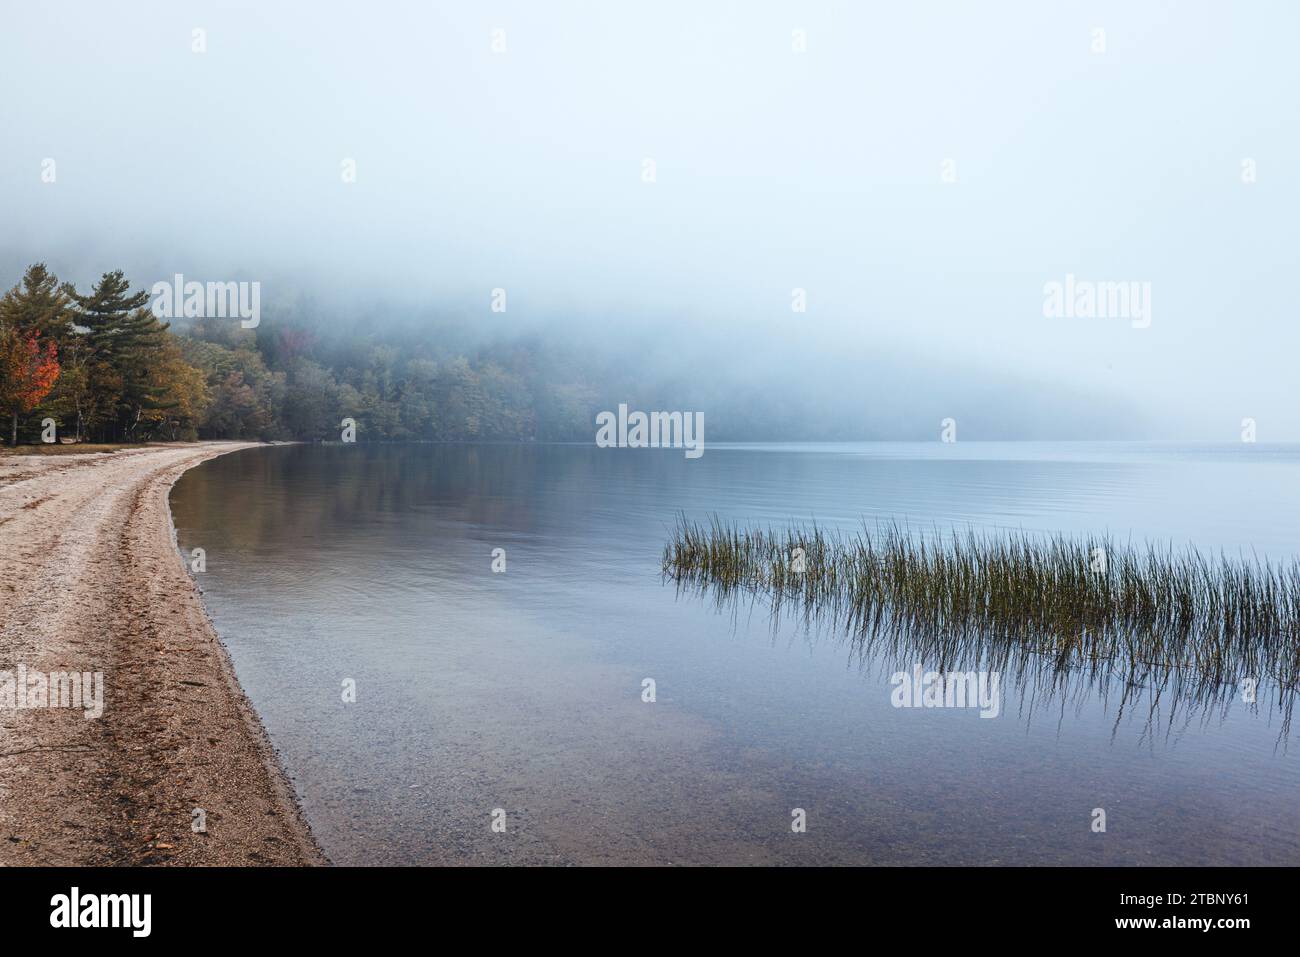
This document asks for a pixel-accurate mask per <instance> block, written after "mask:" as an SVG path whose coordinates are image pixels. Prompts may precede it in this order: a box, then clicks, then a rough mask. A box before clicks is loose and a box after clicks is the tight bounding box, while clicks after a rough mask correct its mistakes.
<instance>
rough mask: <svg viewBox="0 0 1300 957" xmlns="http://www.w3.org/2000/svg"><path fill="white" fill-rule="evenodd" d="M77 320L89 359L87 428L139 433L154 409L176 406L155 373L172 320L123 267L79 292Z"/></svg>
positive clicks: (107, 434) (109, 433) (116, 436)
mask: <svg viewBox="0 0 1300 957" xmlns="http://www.w3.org/2000/svg"><path fill="white" fill-rule="evenodd" d="M72 298H73V300H74V302H75V303H76V307H77V313H76V321H77V325H78V326H80V327H82V328H84V329H85V330H86V332H85V334H84V335H85V342H84V345H85V349H86V364H87V370H86V371H87V391H88V398H87V403H86V406H87V410H86V428H87V432H89V433H94V434H97V435H98V436H100V437H102V438H105V439H107V440H108V441H130V440H133V439H136V438H137V437H138V432H139V429H140V426H141V424H142V422H143V421H144V420H145V419H146V417H147V414H148V413H153V412H158V411H165V410H167V409H169V408H171V407H172V406H173V405H174V402H175V400H174V399H171V400H169V398H168V389H167V387H166V385H165V384H160V382H159V381H158V377H157V376H155V375H154V374H153V366H154V364H155V363H157V362H158V361H160V357H161V356H162V355H163V347H164V343H165V342H166V337H167V329H168V325H169V324H168V323H165V322H160V321H159V320H158V317H157V316H155V315H154V314H153V313H152V312H151V311H150V310H149V309H148V308H146V306H145V303H146V302H147V301H148V299H149V294H148V293H147V292H145V291H144V290H141V291H140V292H137V293H132V292H131V284H130V283H129V282H128V281H127V279H126V277H125V276H123V274H122V272H121V270H117V271H115V272H109V273H104V275H103V276H102V277H101V278H100V280H99V282H98V283H96V284H95V286H94V288H93V289H91V291H90V293H89V294H88V295H81V294H80V293H76V292H73V293H72Z"/></svg>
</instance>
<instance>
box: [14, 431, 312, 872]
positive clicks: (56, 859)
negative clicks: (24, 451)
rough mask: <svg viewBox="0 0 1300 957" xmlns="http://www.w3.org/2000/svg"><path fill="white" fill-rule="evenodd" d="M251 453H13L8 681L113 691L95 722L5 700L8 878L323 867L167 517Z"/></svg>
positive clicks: (216, 446) (79, 711)
mask: <svg viewBox="0 0 1300 957" xmlns="http://www.w3.org/2000/svg"><path fill="white" fill-rule="evenodd" d="M248 447H249V446H248V445H246V444H240V443H231V442H220V443H215V442H214V443H198V444H191V445H159V446H151V447H148V448H140V449H128V450H122V451H118V452H113V453H110V454H93V453H92V454H73V455H51V456H44V455H10V454H0V673H2V672H5V671H8V672H10V673H11V674H15V675H16V673H17V669H18V668H19V667H20V666H21V667H25V668H26V669H27V671H28V672H29V674H31V673H36V672H43V673H50V672H59V671H76V672H83V673H94V672H102V673H103V676H104V688H105V690H104V696H103V714H102V716H100V717H98V718H93V719H89V720H88V719H87V718H86V710H85V708H84V707H83V708H76V707H34V708H18V707H14V706H12V705H10V704H7V703H6V702H5V700H4V696H3V694H0V865H38V864H39V865H140V864H157V865H170V864H179V865H303V864H321V863H325V860H324V857H323V856H322V854H321V852H320V851H319V849H318V848H317V846H316V844H315V842H314V841H313V840H312V837H311V833H310V831H309V829H308V827H307V825H306V823H305V822H304V820H303V818H302V816H301V813H300V812H299V809H298V807H297V804H296V802H295V800H294V796H293V790H292V787H291V786H290V785H289V783H288V781H287V780H286V778H285V777H284V774H283V772H282V771H281V769H280V767H279V764H278V762H277V761H276V758H275V754H274V752H273V750H272V749H271V746H270V744H269V742H268V741H267V738H266V734H265V731H264V730H263V728H262V725H261V722H260V721H259V719H258V717H257V714H256V713H255V712H254V711H253V709H252V707H251V705H250V704H249V702H248V700H247V698H246V697H245V696H244V693H243V691H242V690H241V689H240V687H239V683H238V681H237V679H236V678H235V673H234V669H233V667H232V666H231V663H230V659H229V657H228V655H227V654H226V650H225V648H224V647H223V646H222V644H221V642H220V640H219V639H218V637H217V635H216V632H215V631H214V630H213V627H212V623H211V621H210V620H209V619H208V616H207V612H206V611H205V610H204V607H203V604H202V600H201V599H200V596H199V593H198V590H197V588H196V587H195V585H194V582H193V581H192V580H191V578H190V576H189V573H188V571H187V569H186V568H185V566H184V564H183V562H182V560H181V558H180V556H179V555H178V553H177V551H176V547H175V536H174V531H173V528H172V523H171V512H170V510H169V508H168V504H167V495H168V491H169V490H170V489H171V486H172V484H173V483H174V482H175V481H176V479H177V478H179V477H180V475H181V474H182V473H183V472H185V470H186V469H189V468H192V467H193V466H195V465H197V464H199V463H200V462H202V461H204V460H206V459H209V458H212V457H214V456H217V455H222V454H224V453H226V452H232V451H235V450H237V449H242V448H248ZM3 677H4V676H3V675H2V674H0V690H2V689H3V683H2V682H3ZM87 697H89V696H87ZM14 700H15V701H16V700H17V695H15V696H14ZM38 700H39V699H38ZM87 706H88V707H89V705H87ZM92 710H93V708H92ZM199 821H202V823H203V824H204V825H205V827H206V830H196V829H195V824H196V823H197V822H199Z"/></svg>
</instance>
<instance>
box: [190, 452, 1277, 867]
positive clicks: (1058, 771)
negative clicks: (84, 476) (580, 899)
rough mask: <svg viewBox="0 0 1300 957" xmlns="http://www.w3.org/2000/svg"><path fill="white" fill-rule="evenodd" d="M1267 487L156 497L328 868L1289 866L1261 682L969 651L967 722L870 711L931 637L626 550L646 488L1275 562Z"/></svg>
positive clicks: (660, 480)
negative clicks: (1065, 666) (1025, 668)
mask: <svg viewBox="0 0 1300 957" xmlns="http://www.w3.org/2000/svg"><path fill="white" fill-rule="evenodd" d="M1298 487H1300V446H1281V445H1224V446H1216V445H1188V446H1179V445H1138V444H1100V443H1061V444H1044V443H1013V444H998V443H957V444H956V445H942V444H939V443H932V444H920V443H915V444H913V443H871V444H858V445H752V446H717V445H710V446H709V447H708V450H707V452H706V454H705V455H704V456H703V457H702V458H699V459H695V460H687V459H685V458H684V456H683V455H682V453H681V451H668V450H641V449H597V448H594V447H588V446H572V445H551V446H515V445H510V446H506V445H477V446H472V445H435V446H427V445H426V446H365V445H353V446H328V447H320V446H315V447H313V446H287V447H274V448H265V449H253V450H249V451H245V452H239V453H235V454H232V455H227V456H223V457H221V458H218V459H215V460H213V461H211V462H208V463H206V464H204V465H202V466H200V467H199V468H197V469H194V470H193V471H191V472H189V473H187V474H186V475H185V476H184V477H183V478H182V479H181V481H180V482H179V483H178V485H177V487H176V489H175V491H174V492H173V495H172V504H173V510H174V513H175V519H176V525H177V529H178V534H179V538H180V541H181V544H182V546H183V548H184V549H186V550H187V551H188V550H189V549H190V548H193V547H198V546H201V547H203V548H204V549H205V550H206V552H207V571H206V572H205V573H202V574H201V575H200V576H199V579H200V584H201V585H202V587H203V589H204V592H205V600H206V602H207V605H208V608H209V611H210V612H211V614H212V617H213V619H214V621H215V622H216V625H217V629H218V631H219V632H220V633H221V635H222V637H223V638H224V639H225V641H226V643H227V645H228V647H229V649H230V652H231V655H232V658H233V659H234V663H235V667H236V670H237V672H238V674H239V678H240V681H241V682H242V683H243V685H244V687H245V689H246V690H247V691H248V694H249V696H250V697H251V699H252V701H253V703H254V704H255V705H256V707H257V709H258V711H259V712H260V713H261V715H262V717H263V720H264V722H265V723H266V726H267V729H268V731H269V733H270V735H271V739H272V741H273V743H274V744H275V745H276V747H277V748H278V749H279V752H280V756H281V760H282V762H283V764H284V765H285V767H286V769H287V771H288V772H289V774H290V776H291V777H292V779H293V781H294V784H295V786H296V788H297V790H298V793H299V796H300V797H301V799H302V801H303V805H304V809H305V811H306V813H307V816H308V819H309V821H310V822H311V824H312V827H313V829H314V830H315V832H316V835H317V838H318V839H319V840H320V842H321V844H322V846H323V847H324V849H325V851H326V853H327V854H328V855H329V856H330V857H331V859H332V860H334V861H335V862H336V863H340V864H354V863H401V864H415V863H639V864H652V863H881V864H920V863H932V864H995V863H1004V864H1058V863H1059V864H1297V863H1300V802H1297V801H1296V799H1295V795H1296V794H1297V787H1298V786H1300V753H1297V752H1300V748H1298V747H1296V746H1295V745H1294V743H1292V742H1290V740H1289V737H1288V736H1287V735H1286V734H1284V733H1283V728H1282V722H1281V719H1280V716H1279V715H1278V714H1277V713H1276V711H1274V710H1272V709H1271V708H1270V707H1269V705H1268V703H1267V702H1266V701H1265V700H1264V696H1263V695H1261V702H1260V704H1259V706H1258V707H1255V708H1252V707H1250V706H1248V705H1246V704H1244V703H1243V702H1242V701H1241V700H1240V697H1239V696H1233V695H1229V696H1228V697H1227V698H1226V699H1225V700H1224V701H1223V702H1221V703H1220V704H1218V705H1215V706H1210V707H1198V706H1197V704H1196V702H1194V701H1186V700H1182V699H1180V697H1179V696H1178V695H1177V694H1174V693H1166V694H1164V695H1163V696H1162V697H1161V698H1160V700H1159V701H1158V702H1157V703H1155V704H1154V705H1153V704H1152V701H1151V698H1150V695H1149V691H1150V689H1142V688H1136V689H1132V688H1130V689H1128V690H1129V693H1130V699H1129V700H1128V701H1125V702H1124V704H1123V709H1122V713H1121V707H1120V702H1121V701H1122V700H1123V698H1124V690H1125V689H1123V688H1118V689H1117V688H1115V687H1113V686H1107V685H1105V684H1104V683H1103V684H1102V685H1097V684H1095V683H1092V684H1090V683H1089V682H1087V681H1086V680H1083V679H1081V680H1080V681H1078V682H1076V683H1074V684H1073V685H1071V686H1070V687H1068V688H1067V689H1066V691H1065V692H1058V693H1056V694H1054V695H1053V694H1050V693H1049V691H1050V689H1048V688H1045V687H1044V686H1042V685H1041V684H1035V683H1034V682H1033V680H1032V679H1031V678H1029V677H1028V676H1021V677H1019V678H1017V677H1016V676H1012V675H1002V676H1001V713H1000V714H999V715H998V716H997V717H996V718H991V719H987V718H981V717H980V715H979V712H978V710H976V709H969V708H968V709H959V708H948V709H944V708H939V709H926V708H896V707H894V706H893V704H892V703H891V693H892V692H893V690H894V689H893V687H892V686H891V683H890V678H891V675H892V673H893V672H895V671H896V670H909V669H910V667H911V666H912V665H913V664H920V665H921V666H922V667H923V668H926V669H928V668H930V667H934V665H935V663H934V662H928V661H925V660H923V659H921V658H915V659H913V660H908V659H909V657H911V656H910V654H909V649H907V648H905V647H904V648H896V649H892V650H890V651H888V652H885V651H878V650H869V651H867V652H866V653H859V652H860V649H858V647H857V646H856V645H855V644H854V643H853V642H852V641H849V640H846V639H845V638H844V637H843V636H840V635H838V634H836V633H834V632H832V631H826V630H820V629H817V628H812V629H806V628H804V627H802V626H801V625H800V623H798V622H792V621H776V622H774V621H773V620H772V618H771V617H770V615H768V614H767V613H766V612H765V611H764V609H763V608H762V607H761V606H750V605H739V606H737V605H724V606H722V607H721V608H720V607H719V606H718V605H717V604H716V603H715V602H714V601H712V600H709V599H708V598H701V597H699V596H696V595H693V594H690V593H679V592H678V590H677V589H676V588H675V587H674V586H673V585H672V584H671V583H667V584H665V582H664V581H663V579H662V576H661V573H660V555H661V550H662V547H663V544H664V541H665V539H666V538H667V536H668V534H669V530H670V528H671V527H672V525H673V523H674V520H675V518H676V516H677V514H678V513H679V512H680V513H684V514H685V515H686V516H687V517H689V518H707V517H708V516H709V515H711V514H714V513H717V514H718V515H720V516H722V517H724V518H730V519H735V520H739V521H743V522H757V523H761V524H771V525H773V526H781V525H784V524H787V523H789V522H792V521H793V522H808V521H811V520H815V521H816V522H818V523H819V524H821V525H825V526H832V527H834V526H840V527H844V528H847V529H854V528H857V527H858V526H859V525H860V523H861V522H862V521H863V520H864V519H865V520H866V521H868V522H869V523H874V522H875V521H877V520H881V519H883V520H887V521H888V520H897V521H898V522H900V523H906V524H908V525H909V526H913V527H917V528H920V529H929V528H933V527H938V528H941V529H948V528H951V527H954V526H955V527H957V528H962V529H964V528H967V527H974V528H976V529H998V528H1001V529H1026V530H1041V531H1045V532H1057V531H1062V532H1067V533H1069V532H1077V533H1080V534H1082V533H1085V532H1087V533H1104V532H1109V533H1110V534H1111V535H1112V536H1113V537H1114V538H1115V539H1117V540H1120V541H1123V540H1127V539H1129V538H1130V537H1131V538H1132V539H1133V540H1134V541H1135V542H1136V541H1142V540H1146V539H1156V540H1160V541H1167V542H1172V543H1174V544H1175V545H1182V544H1186V543H1194V544H1195V545H1197V546H1198V547H1200V548H1201V549H1202V550H1212V551H1218V550H1220V549H1222V550H1225V551H1227V552H1229V553H1230V554H1237V553H1239V552H1244V553H1246V554H1250V553H1251V552H1254V553H1256V554H1259V555H1260V556H1261V557H1268V558H1272V559H1283V558H1290V557H1292V556H1294V555H1295V554H1296V553H1297V543H1298V542H1300V515H1298V514H1297V513H1296V512H1295V511H1293V503H1294V502H1295V498H1296V493H1295V489H1296V488H1298ZM497 548H501V549H504V550H505V558H506V570H505V571H504V572H502V573H494V572H493V571H492V563H493V556H492V553H493V550H494V549H497ZM956 667H957V668H958V669H960V668H962V667H963V663H961V662H958V663H956ZM964 667H975V664H974V663H971V664H967V665H964ZM646 678H652V679H653V680H654V682H655V692H656V700H655V701H654V702H653V703H648V702H645V701H643V700H642V693H643V691H642V688H643V684H642V683H643V680H644V679H646ZM346 679H351V680H353V681H355V685H356V700H355V702H351V703H346V702H344V701H343V700H342V698H343V695H342V686H343V682H344V681H345V680H346ZM1144 692H1145V695H1144ZM1288 745H1291V746H1290V747H1288ZM1095 808H1101V809H1104V811H1105V814H1106V830H1105V832H1104V833H1096V832H1094V830H1093V822H1094V813H1093V812H1094V809H1095ZM495 809H502V810H504V812H505V813H504V819H505V832H504V833H498V832H495V831H494V830H493V829H492V821H493V812H494V810H495ZM794 809H802V810H803V811H804V812H805V817H806V822H807V828H806V831H803V832H800V833H796V832H794V831H792V827H791V823H792V820H793V818H792V812H793V811H794Z"/></svg>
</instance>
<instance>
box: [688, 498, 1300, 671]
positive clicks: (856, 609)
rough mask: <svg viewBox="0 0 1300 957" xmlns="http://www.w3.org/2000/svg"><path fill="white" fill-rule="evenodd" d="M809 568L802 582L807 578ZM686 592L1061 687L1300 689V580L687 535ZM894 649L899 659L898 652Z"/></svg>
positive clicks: (1171, 560)
mask: <svg viewBox="0 0 1300 957" xmlns="http://www.w3.org/2000/svg"><path fill="white" fill-rule="evenodd" d="M800 562H802V570H801V569H800V567H799V566H800ZM663 569H664V573H665V575H666V576H668V577H669V578H671V579H673V580H675V581H677V582H678V583H679V585H686V586H692V585H693V586H696V587H697V588H700V589H704V590H707V589H713V590H714V591H715V592H717V593H718V594H719V595H720V596H726V595H731V594H734V593H753V594H755V595H765V596H767V597H769V598H770V599H771V601H772V602H773V604H774V606H776V607H777V608H780V607H783V606H784V607H787V608H788V607H789V606H790V605H791V604H793V605H794V606H795V607H796V608H798V609H800V610H801V611H802V612H803V614H804V615H806V616H818V617H821V616H833V617H834V618H835V620H836V621H837V622H838V623H839V624H841V625H843V626H844V627H845V628H846V629H848V630H850V631H852V632H855V633H857V634H859V635H863V634H873V635H874V634H878V633H879V632H881V630H882V629H883V630H885V631H887V632H888V633H889V634H890V635H892V636H893V637H894V639H895V640H896V641H897V640H904V639H905V640H906V642H907V648H908V652H909V653H919V652H924V653H925V654H926V655H927V656H929V657H928V660H930V661H932V662H935V663H936V664H937V665H938V666H939V667H940V668H943V667H946V666H947V665H948V664H952V663H955V662H958V661H962V660H969V659H970V658H971V652H972V650H974V652H975V657H978V658H979V659H981V660H985V661H990V660H991V661H992V662H993V663H994V664H998V663H1001V664H1007V663H1008V662H1010V661H1011V659H1013V658H1017V659H1021V660H1022V661H1023V656H1025V655H1032V656H1033V657H1034V658H1035V659H1036V660H1037V661H1039V662H1040V663H1042V662H1043V661H1044V660H1046V661H1047V662H1048V663H1050V664H1051V665H1052V666H1054V667H1055V668H1056V669H1057V670H1058V671H1064V670H1067V669H1078V668H1083V669H1091V670H1092V672H1093V673H1096V671H1097V669H1098V667H1099V665H1104V666H1105V668H1106V669H1107V670H1108V672H1112V673H1113V672H1114V671H1116V670H1119V671H1120V672H1121V673H1122V674H1127V675H1132V674H1134V673H1137V672H1139V671H1140V672H1141V673H1143V674H1144V675H1151V674H1157V675H1168V674H1171V673H1172V674H1179V675H1182V674H1191V675H1194V676H1195V680H1196V682H1197V684H1198V686H1199V687H1201V688H1204V687H1206V686H1220V687H1223V686H1229V685H1236V684H1237V683H1239V682H1241V681H1242V680H1243V679H1248V678H1250V679H1255V680H1257V681H1259V682H1260V683H1261V684H1263V683H1265V682H1266V681H1267V682H1276V684H1277V686H1278V687H1279V688H1280V689H1282V690H1284V691H1286V692H1288V693H1290V692H1294V691H1295V689H1296V688H1297V680H1298V679H1300V564H1297V563H1295V562H1292V563H1290V564H1287V565H1274V564H1269V563H1267V562H1263V561H1259V560H1255V559H1244V558H1235V559H1234V558H1229V557H1226V556H1220V557H1218V558H1207V557H1206V556H1204V555H1202V554H1200V553H1198V552H1197V551H1195V550H1194V549H1189V550H1187V551H1177V552H1176V551H1174V550H1172V549H1168V550H1161V549H1158V548H1156V547H1153V546H1150V545H1148V546H1145V547H1141V548H1132V547H1127V546H1117V545H1116V544H1115V543H1114V542H1113V541H1112V540H1111V539H1109V538H1095V537H1091V538H1085V539H1081V540H1076V539H1069V538H1065V537H1063V536H1059V535H1058V536H1045V537H1044V536H1035V535H1032V534H1029V533H1024V532H1020V533H1012V534H1006V535H1002V534H996V535H995V534H989V533H976V532H974V531H970V532H966V533H959V532H951V533H947V534H940V533H936V534H933V535H930V536H922V535H916V534H913V533H911V532H909V531H907V530H904V529H900V528H899V527H898V526H897V525H886V526H882V527H879V528H877V529H875V530H872V529H870V528H867V527H865V526H864V527H863V529H862V530H861V531H860V532H858V533H856V534H843V533H834V532H828V531H826V530H824V529H821V528H818V527H815V526H813V527H809V528H794V529H787V530H784V531H773V530H771V529H768V530H764V529H760V528H744V527H741V526H738V525H733V524H728V523H725V522H722V521H719V520H718V519H716V518H715V519H713V520H712V521H710V522H708V523H707V524H700V523H695V522H690V521H687V520H686V519H685V518H684V517H682V518H680V519H679V520H678V523H677V526H676V527H675V528H674V529H673V532H672V535H671V538H670V539H669V541H668V543H667V545H666V546H665V548H664V553H663ZM896 647H898V646H897V645H896Z"/></svg>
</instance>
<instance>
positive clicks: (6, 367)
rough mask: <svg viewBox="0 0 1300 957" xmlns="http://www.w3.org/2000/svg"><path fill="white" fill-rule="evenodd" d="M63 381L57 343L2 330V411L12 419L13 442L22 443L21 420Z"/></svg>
mask: <svg viewBox="0 0 1300 957" xmlns="http://www.w3.org/2000/svg"><path fill="white" fill-rule="evenodd" d="M58 379H59V351H58V347H57V346H56V345H55V344H54V340H52V339H47V340H45V343H44V345H43V346H42V344H41V341H40V339H39V338H38V337H37V336H35V335H26V336H24V335H20V334H19V333H18V332H16V331H14V330H0V409H2V410H4V411H6V412H8V413H9V414H10V416H11V423H12V429H11V433H10V442H11V443H12V444H13V445H17V444H18V417H19V416H20V415H24V414H26V413H28V412H30V411H31V410H32V409H34V408H36V406H37V405H38V404H39V403H40V401H41V400H42V399H44V398H45V397H46V396H47V395H49V394H50V390H51V389H53V388H54V383H55V382H57V381H58Z"/></svg>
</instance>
